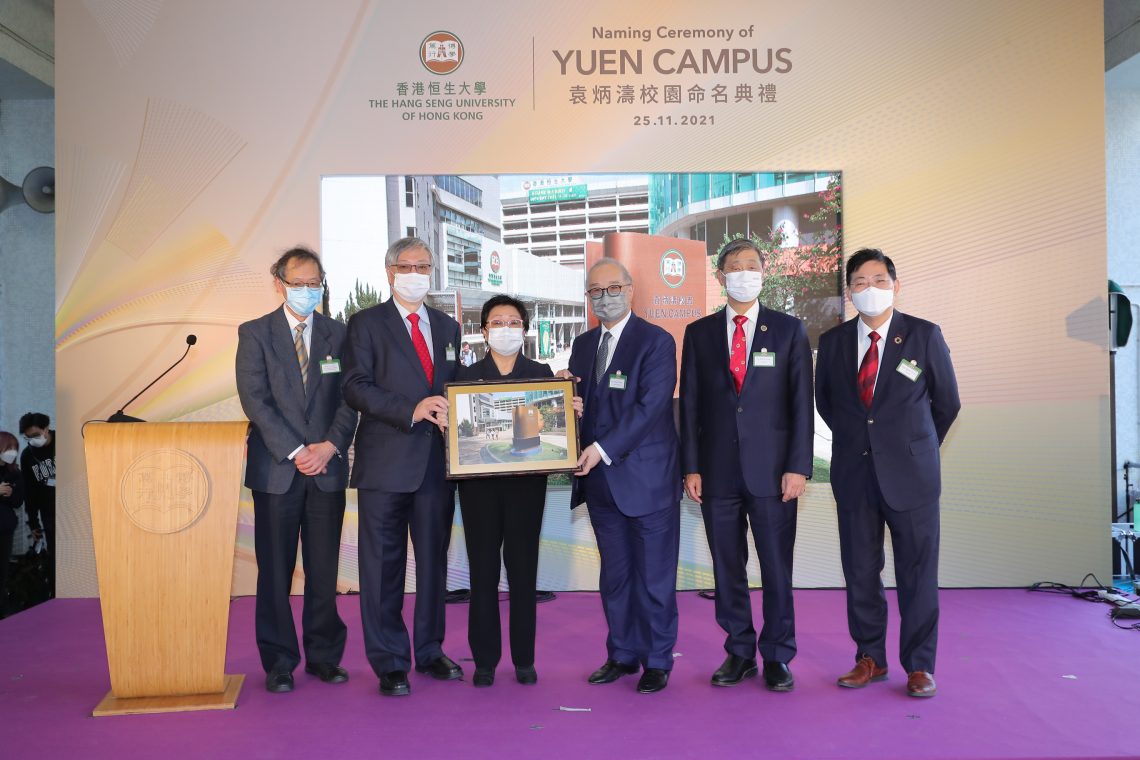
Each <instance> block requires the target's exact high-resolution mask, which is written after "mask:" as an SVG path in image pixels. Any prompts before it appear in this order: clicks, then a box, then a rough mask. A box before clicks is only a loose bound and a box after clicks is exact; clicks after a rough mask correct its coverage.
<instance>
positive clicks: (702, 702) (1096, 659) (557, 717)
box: [0, 590, 1140, 760]
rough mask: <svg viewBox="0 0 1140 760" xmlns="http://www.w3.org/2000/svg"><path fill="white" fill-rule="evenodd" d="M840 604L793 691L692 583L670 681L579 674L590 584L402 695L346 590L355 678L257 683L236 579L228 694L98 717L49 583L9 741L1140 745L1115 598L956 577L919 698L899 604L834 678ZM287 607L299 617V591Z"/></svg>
mask: <svg viewBox="0 0 1140 760" xmlns="http://www.w3.org/2000/svg"><path fill="white" fill-rule="evenodd" d="M889 598H890V601H891V605H892V608H893V606H894V595H893V594H891V595H890V597H889ZM411 601H412V600H411V598H410V597H409V599H408V604H407V606H406V607H405V616H410V611H411ZM843 605H844V602H843V593H842V592H841V591H799V592H797V593H796V607H797V627H798V641H799V656H798V657H797V658H796V659H795V661H794V662H793V663H792V670H793V672H794V674H795V677H796V689H795V691H794V692H792V693H790V694H773V693H769V692H767V691H765V690H764V688H763V687H762V683H761V681H760V680H759V679H752V680H749V681H745V682H744V683H743V684H741V685H739V686H736V687H734V688H727V689H726V688H714V687H712V686H710V685H709V682H708V681H709V676H710V675H711V674H712V672H713V670H715V669H716V668H717V666H718V665H719V664H720V662H721V660H722V659H723V655H724V652H723V650H722V648H721V647H722V642H723V637H722V634H721V632H720V630H719V629H718V628H717V625H716V623H715V621H714V620H713V608H712V602H709V601H707V600H704V599H701V598H699V597H698V596H697V595H696V594H693V593H684V594H681V595H680V607H681V632H680V640H679V641H678V644H677V654H678V656H677V658H676V667H675V669H674V670H673V676H672V679H671V680H670V682H669V687H668V688H667V689H666V690H665V691H663V692H661V693H659V694H651V695H641V694H637V693H636V691H635V689H634V686H635V684H636V680H637V679H636V677H627V678H623V679H621V680H620V681H618V682H617V683H615V684H611V685H608V686H590V685H588V684H586V682H585V678H586V675H587V674H589V672H590V671H592V670H593V669H594V668H595V667H597V666H598V665H600V664H601V663H602V661H603V660H604V659H605V650H604V638H605V631H604V624H603V618H602V611H601V607H600V604H599V601H598V598H597V595H596V594H591V593H572V594H571V593H565V594H560V595H559V597H558V599H557V600H555V601H553V602H551V603H548V604H543V605H540V606H539V611H538V615H539V617H538V657H537V662H536V667H537V669H538V674H539V681H538V684H537V685H536V686H520V685H519V684H517V683H515V681H514V671H513V669H512V667H511V665H510V661H509V656H508V655H506V651H507V650H506V647H504V653H505V654H504V662H503V663H501V664H500V666H499V672H498V680H497V681H496V683H495V685H494V687H492V688H490V689H475V688H473V687H472V686H471V683H470V681H469V680H465V681H452V682H442V683H441V682H436V681H433V680H431V679H430V678H428V677H427V676H421V675H417V674H415V673H413V674H412V675H411V683H412V694H411V696H410V697H400V698H390V697H381V696H380V694H379V693H378V692H377V680H376V678H375V677H374V676H373V674H372V672H371V670H370V669H369V668H368V665H367V662H366V661H365V659H364V651H363V645H362V643H361V633H360V612H359V604H358V599H357V597H342V598H341V600H340V610H341V615H342V616H343V617H344V619H345V622H346V623H347V624H348V626H349V642H348V651H347V653H346V654H345V660H344V663H343V664H344V665H345V666H346V667H347V668H348V670H349V673H350V677H351V680H350V681H349V682H348V683H347V684H344V685H339V686H330V685H326V684H323V683H321V682H319V681H318V680H316V678H314V677H312V676H307V675H305V674H304V672H303V671H302V670H301V669H298V671H297V673H296V678H297V688H296V690H295V691H294V692H292V693H291V694H268V693H266V692H265V690H264V688H263V674H262V673H261V670H260V666H259V663H258V659H257V652H256V648H255V646H254V636H253V599H250V598H243V599H239V600H237V601H235V602H234V604H233V607H232V614H231V618H230V637H229V657H228V664H227V668H226V670H227V672H229V673H245V674H246V676H247V679H246V682H245V687H244V688H243V690H242V693H241V697H240V699H239V701H238V708H237V709H236V710H234V711H228V712H193V713H180V714H168V715H140V716H122V717H109V718H91V717H89V715H90V712H91V709H92V708H93V707H94V706H95V704H96V703H97V702H98V701H99V700H100V699H101V698H102V697H103V695H104V694H105V693H106V691H107V690H108V689H109V687H110V683H109V681H108V676H107V664H106V659H105V653H104V648H103V630H102V626H101V622H100V616H99V604H98V601H97V600H86V599H85V600H56V601H52V602H48V603H47V604H43V605H40V606H39V607H36V608H34V609H31V610H29V611H27V612H24V613H21V614H19V615H17V616H15V617H13V618H10V619H8V620H4V621H0V652H2V653H3V654H2V655H0V716H2V725H3V727H4V730H3V732H2V734H0V757H3V758H85V759H89V758H116V759H118V758H164V759H167V758H231V757H232V758H277V757H281V758H357V757H376V758H457V759H458V758H462V759H463V760H481V759H482V758H496V759H497V760H502V759H503V758H528V759H529V758H536V759H543V760H545V759H546V758H574V759H575V760H583V759H584V758H620V759H621V760H635V759H639V758H677V757H684V758H700V759H701V760H708V759H709V758H718V757H720V758H752V757H770V758H1058V757H1066V758H1076V757H1079V758H1097V757H1138V756H1140V731H1138V730H1137V725H1138V724H1140V635H1138V634H1137V633H1136V632H1134V631H1123V630H1118V629H1116V628H1114V627H1113V626H1112V624H1111V623H1110V622H1109V620H1108V619H1107V617H1106V611H1107V609H1108V608H1107V607H1106V606H1104V605H1094V604H1088V603H1085V602H1080V601H1077V600H1075V599H1070V598H1067V597H1062V596H1054V595H1047V594H1031V593H1028V592H1026V591H1021V590H985V591H979V590H968V591H945V592H943V594H942V627H941V641H940V645H939V659H938V671H937V678H938V686H939V694H938V696H937V697H935V698H934V699H913V698H909V697H907V696H906V695H905V694H904V693H903V688H904V686H905V683H906V676H905V674H904V673H902V672H901V669H900V666H899V665H898V662H897V659H894V658H895V657H896V656H897V640H896V639H895V638H894V637H895V636H897V632H898V624H897V619H894V618H892V621H891V633H890V636H891V644H890V648H889V650H888V651H890V652H891V653H892V660H891V662H890V668H891V674H890V679H889V680H888V681H887V682H885V683H876V684H871V685H870V686H868V687H867V688H866V689H863V690H848V689H840V688H838V687H837V686H836V685H835V677H836V676H837V675H839V674H840V673H842V672H843V671H845V670H847V668H848V667H850V665H851V663H852V656H853V652H852V648H851V644H850V642H849V641H848V638H847V632H846V631H847V628H846V622H845V620H846V619H845V615H844V607H843ZM754 608H755V609H756V610H757V611H759V608H760V600H759V595H758V594H757V595H755V596H754ZM503 609H504V612H505V610H506V605H505V604H504V605H503ZM295 611H296V614H297V617H298V618H299V617H300V606H299V600H298V605H297V606H296V608H295ZM466 629H467V607H466V606H464V605H457V606H449V608H448V638H447V641H446V642H445V650H446V651H447V652H448V653H449V654H450V655H451V656H452V657H453V658H454V659H456V660H457V661H461V664H462V665H463V666H464V669H465V670H466V672H467V678H470V675H471V673H472V672H473V670H474V666H473V665H472V664H471V662H470V660H469V659H468V658H469V656H470V651H469V649H468V646H467V641H466ZM504 630H505V626H504ZM560 708H576V709H577V710H578V711H564V710H561V709H560ZM587 710H588V711H587Z"/></svg>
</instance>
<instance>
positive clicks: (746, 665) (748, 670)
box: [712, 654, 760, 686]
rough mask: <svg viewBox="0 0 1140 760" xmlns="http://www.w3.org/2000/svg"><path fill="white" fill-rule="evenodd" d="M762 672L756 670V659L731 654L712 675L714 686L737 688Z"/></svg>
mask: <svg viewBox="0 0 1140 760" xmlns="http://www.w3.org/2000/svg"><path fill="white" fill-rule="evenodd" d="M758 672H760V671H759V670H758V669H757V668H756V659H755V658H754V657H740V656H738V655H735V654H730V655H729V656H728V657H725V658H724V663H723V664H722V665H721V666H720V667H719V668H717V671H716V672H715V673H713V674H712V685H713V686H736V684H738V683H740V682H741V681H743V680H744V679H745V678H752V676H754V675H756V674H757V673H758Z"/></svg>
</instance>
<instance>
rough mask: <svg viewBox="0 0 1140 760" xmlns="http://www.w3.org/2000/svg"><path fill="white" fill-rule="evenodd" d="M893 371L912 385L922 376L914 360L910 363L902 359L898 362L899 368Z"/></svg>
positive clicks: (920, 368)
mask: <svg viewBox="0 0 1140 760" xmlns="http://www.w3.org/2000/svg"><path fill="white" fill-rule="evenodd" d="M895 371H896V372H898V373H899V374H900V375H902V376H903V377H905V378H906V379H907V380H910V381H911V382H912V383H913V382H914V381H915V380H917V379H918V376H919V375H921V374H922V367H920V366H918V362H916V361H915V360H914V359H911V360H910V361H907V360H906V359H903V360H902V361H900V362H899V366H897V367H895Z"/></svg>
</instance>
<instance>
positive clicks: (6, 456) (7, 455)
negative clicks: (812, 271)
mask: <svg viewBox="0 0 1140 760" xmlns="http://www.w3.org/2000/svg"><path fill="white" fill-rule="evenodd" d="M15 461H16V450H15V449H9V450H8V451H5V452H4V453H3V454H0V462H3V463H4V464H12V462H15Z"/></svg>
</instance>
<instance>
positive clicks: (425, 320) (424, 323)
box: [392, 298, 435, 363]
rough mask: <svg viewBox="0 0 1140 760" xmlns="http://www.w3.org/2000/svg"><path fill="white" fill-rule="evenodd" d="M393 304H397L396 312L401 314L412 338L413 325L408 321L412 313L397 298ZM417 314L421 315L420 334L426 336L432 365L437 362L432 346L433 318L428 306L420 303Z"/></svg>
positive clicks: (405, 327) (393, 300)
mask: <svg viewBox="0 0 1140 760" xmlns="http://www.w3.org/2000/svg"><path fill="white" fill-rule="evenodd" d="M392 303H394V304H396V310H397V311H399V312H400V319H401V320H403V322H404V329H405V330H407V331H408V337H409V338H410V337H412V323H411V322H409V321H408V315H409V314H411V313H412V312H410V311H408V310H407V309H405V308H404V307H403V305H402V304H401V303H400V302H399V301H397V300H396V299H395V298H393V299H392ZM416 314H419V315H420V334H421V335H423V336H424V341H425V342H426V343H427V348H428V355H429V356H430V357H431V360H432V363H434V362H435V346H433V345H432V344H431V317H429V316H428V310H427V306H425V305H424V304H423V302H422V301H421V302H420V308H419V309H417V310H416Z"/></svg>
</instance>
